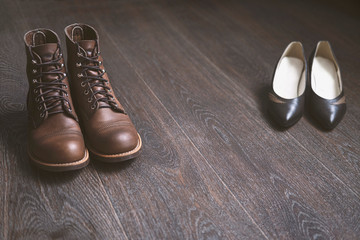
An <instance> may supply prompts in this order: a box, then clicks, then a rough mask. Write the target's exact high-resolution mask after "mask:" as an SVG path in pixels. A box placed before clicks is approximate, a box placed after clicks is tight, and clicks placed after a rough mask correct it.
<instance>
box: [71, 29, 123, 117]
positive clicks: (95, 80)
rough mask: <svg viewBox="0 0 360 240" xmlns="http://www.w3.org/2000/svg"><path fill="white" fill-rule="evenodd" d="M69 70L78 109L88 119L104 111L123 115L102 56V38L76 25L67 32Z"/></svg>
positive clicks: (92, 31)
mask: <svg viewBox="0 0 360 240" xmlns="http://www.w3.org/2000/svg"><path fill="white" fill-rule="evenodd" d="M65 35H66V46H67V53H68V54H67V56H68V60H67V63H68V69H69V74H70V76H71V87H72V91H73V97H74V99H75V98H76V103H77V109H80V111H81V112H82V114H81V115H84V116H85V118H91V116H92V115H93V114H94V113H95V112H96V111H97V110H99V109H101V108H109V109H111V112H114V114H115V113H124V110H123V108H122V106H121V104H120V103H119V101H118V100H117V99H116V98H115V96H114V94H113V89H112V87H111V84H110V81H109V77H108V75H107V73H106V71H105V68H104V65H103V59H102V57H101V56H100V46H99V35H98V33H97V31H96V30H95V29H94V28H93V27H91V26H89V25H86V24H81V23H75V24H72V25H69V26H67V27H66V28H65Z"/></svg>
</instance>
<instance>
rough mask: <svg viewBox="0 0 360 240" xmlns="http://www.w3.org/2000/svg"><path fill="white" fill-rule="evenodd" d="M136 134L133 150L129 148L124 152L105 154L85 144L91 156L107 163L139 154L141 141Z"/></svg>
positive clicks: (121, 160)
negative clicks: (136, 141)
mask: <svg viewBox="0 0 360 240" xmlns="http://www.w3.org/2000/svg"><path fill="white" fill-rule="evenodd" d="M138 136H139V140H138V144H137V146H136V147H135V148H134V149H133V150H130V151H128V152H124V153H118V154H109V155H106V154H101V153H98V152H96V151H94V150H93V148H92V147H91V146H89V145H87V148H88V149H89V151H90V154H91V157H92V158H94V159H96V160H99V161H102V162H107V163H116V162H123V161H126V160H130V159H133V158H136V157H138V156H139V155H140V153H141V147H142V141H141V137H140V135H139V134H138Z"/></svg>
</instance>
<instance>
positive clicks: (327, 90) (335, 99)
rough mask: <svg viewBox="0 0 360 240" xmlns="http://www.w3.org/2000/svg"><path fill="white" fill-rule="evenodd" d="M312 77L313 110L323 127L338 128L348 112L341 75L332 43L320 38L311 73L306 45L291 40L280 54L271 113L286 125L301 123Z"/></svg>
mask: <svg viewBox="0 0 360 240" xmlns="http://www.w3.org/2000/svg"><path fill="white" fill-rule="evenodd" d="M308 76H309V77H310V85H311V93H310V95H309V96H310V99H309V106H310V113H311V115H312V117H313V118H315V119H316V120H317V121H318V122H319V123H320V124H321V126H322V127H323V128H325V129H327V130H331V129H333V128H335V127H336V126H337V125H338V124H339V122H340V121H341V120H342V118H343V117H344V115H345V112H346V102H345V96H344V90H343V86H342V81H341V74H340V69H339V66H338V63H337V61H336V59H335V56H334V53H333V51H332V49H331V46H330V43H329V42H327V41H320V42H319V43H318V44H317V46H316V49H315V51H314V52H313V54H312V56H311V57H310V70H309V74H308V68H307V63H306V59H305V54H304V48H303V46H302V44H301V43H300V42H291V43H290V44H289V45H288V46H287V48H286V49H285V51H284V53H283V54H282V56H281V57H280V59H279V61H278V63H277V66H276V69H275V71H274V75H273V80H272V87H271V91H270V93H269V112H270V115H271V116H272V118H273V119H274V120H275V121H276V122H277V123H278V124H279V125H280V126H282V127H285V128H288V127H291V126H292V125H294V124H295V123H297V122H298V121H299V120H300V118H301V117H302V115H303V113H304V106H305V88H306V82H307V78H308Z"/></svg>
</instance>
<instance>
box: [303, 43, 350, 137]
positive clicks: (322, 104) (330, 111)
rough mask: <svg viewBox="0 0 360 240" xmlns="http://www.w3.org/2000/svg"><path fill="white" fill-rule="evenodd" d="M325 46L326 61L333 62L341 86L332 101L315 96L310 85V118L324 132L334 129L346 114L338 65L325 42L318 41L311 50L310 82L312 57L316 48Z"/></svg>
mask: <svg viewBox="0 0 360 240" xmlns="http://www.w3.org/2000/svg"><path fill="white" fill-rule="evenodd" d="M321 44H322V45H323V47H324V46H325V48H328V49H326V50H327V51H328V53H329V55H330V56H329V57H328V59H331V60H332V61H333V64H334V65H335V66H336V68H337V70H338V77H339V79H338V81H339V85H340V86H341V92H340V94H339V95H338V96H337V97H335V98H333V99H325V98H323V97H321V96H319V95H318V94H316V93H315V92H314V90H313V85H311V92H310V101H309V105H310V113H311V115H312V117H313V118H314V119H315V120H316V121H317V122H318V123H319V124H320V125H321V126H322V127H323V128H324V129H326V130H332V129H334V128H335V127H336V126H337V125H338V124H339V123H340V122H341V120H342V119H343V118H344V116H345V113H346V98H345V93H344V90H343V89H342V80H341V75H340V68H339V65H338V62H337V60H336V58H335V54H334V52H333V50H332V47H331V45H330V43H329V42H327V41H320V42H319V43H318V44H317V47H316V48H315V49H314V50H313V52H312V54H311V56H310V60H309V62H310V74H309V75H310V82H311V84H313V81H312V79H311V78H312V71H313V62H314V57H315V56H316V54H317V51H318V48H319V46H320V45H321Z"/></svg>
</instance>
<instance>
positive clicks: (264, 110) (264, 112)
mask: <svg viewBox="0 0 360 240" xmlns="http://www.w3.org/2000/svg"><path fill="white" fill-rule="evenodd" d="M270 90H271V89H270V86H264V85H263V86H260V87H259V88H258V89H257V90H256V91H257V92H256V95H257V97H258V98H257V101H258V102H257V105H258V109H259V111H260V113H261V116H262V117H263V118H264V119H265V120H266V121H267V122H268V124H269V126H270V127H271V128H272V129H273V130H275V131H278V132H284V131H286V130H287V129H288V128H284V127H282V126H279V125H278V124H277V123H276V122H275V121H274V120H273V119H272V118H271V116H270V114H269V111H268V93H269V92H270Z"/></svg>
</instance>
